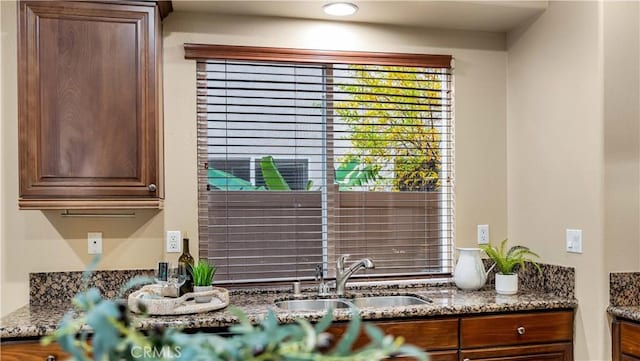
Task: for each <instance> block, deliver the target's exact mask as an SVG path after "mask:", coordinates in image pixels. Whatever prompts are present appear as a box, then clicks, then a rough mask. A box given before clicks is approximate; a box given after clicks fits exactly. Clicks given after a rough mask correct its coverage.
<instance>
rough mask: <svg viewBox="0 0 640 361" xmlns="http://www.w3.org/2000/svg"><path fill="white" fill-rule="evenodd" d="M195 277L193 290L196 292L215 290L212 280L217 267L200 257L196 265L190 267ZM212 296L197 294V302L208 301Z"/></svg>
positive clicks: (192, 275)
mask: <svg viewBox="0 0 640 361" xmlns="http://www.w3.org/2000/svg"><path fill="white" fill-rule="evenodd" d="M189 270H190V272H191V277H192V279H193V291H194V292H196V293H199V292H207V291H211V290H213V286H212V285H211V282H212V281H213V276H214V275H215V274H216V270H217V267H216V266H215V265H213V264H210V263H209V262H208V261H207V260H204V259H200V260H198V263H196V264H195V265H194V266H191V267H189ZM211 297H212V296H196V297H195V300H196V303H206V302H210V301H211Z"/></svg>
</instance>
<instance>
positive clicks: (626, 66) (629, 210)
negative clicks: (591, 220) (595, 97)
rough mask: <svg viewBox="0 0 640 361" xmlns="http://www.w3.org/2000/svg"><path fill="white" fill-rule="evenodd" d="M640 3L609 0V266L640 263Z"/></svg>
mask: <svg viewBox="0 0 640 361" xmlns="http://www.w3.org/2000/svg"><path fill="white" fill-rule="evenodd" d="M639 9H640V3H639V2H636V1H632V2H618V1H605V2H604V4H603V25H604V27H603V38H604V42H603V45H604V49H603V52H604V64H603V65H604V156H605V189H604V191H605V242H606V247H605V266H606V269H607V271H609V272H613V271H638V270H639V268H640V202H639V201H638V200H639V199H640V101H638V99H639V98H640V15H639V14H640V13H639V11H638V10H639Z"/></svg>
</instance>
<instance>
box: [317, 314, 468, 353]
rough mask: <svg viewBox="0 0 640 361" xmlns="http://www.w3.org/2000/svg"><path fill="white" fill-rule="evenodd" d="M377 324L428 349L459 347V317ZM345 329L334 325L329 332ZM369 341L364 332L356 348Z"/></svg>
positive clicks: (382, 328)
mask: <svg viewBox="0 0 640 361" xmlns="http://www.w3.org/2000/svg"><path fill="white" fill-rule="evenodd" d="M375 325H376V326H378V327H379V328H380V329H381V330H382V331H383V332H384V333H385V334H390V335H393V336H395V337H398V336H402V337H403V338H404V339H405V342H406V343H410V344H412V345H414V346H416V347H418V348H421V349H424V350H427V351H431V350H447V349H457V348H458V320H457V319H448V320H447V319H445V320H424V321H422V320H421V321H404V322H397V321H396V322H377V323H375ZM345 330H346V329H345V326H333V327H330V328H329V330H328V332H330V333H331V334H333V335H335V336H337V337H340V336H341V335H342V334H343V333H344V332H345ZM368 343H369V338H368V337H367V335H366V334H364V333H363V334H361V335H360V337H358V339H357V340H356V342H355V344H354V348H358V347H361V346H364V345H366V344H368Z"/></svg>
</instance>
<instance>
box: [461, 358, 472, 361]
mask: <svg viewBox="0 0 640 361" xmlns="http://www.w3.org/2000/svg"><path fill="white" fill-rule="evenodd" d="M462 361H471V359H470V358H466V359H464V360H462Z"/></svg>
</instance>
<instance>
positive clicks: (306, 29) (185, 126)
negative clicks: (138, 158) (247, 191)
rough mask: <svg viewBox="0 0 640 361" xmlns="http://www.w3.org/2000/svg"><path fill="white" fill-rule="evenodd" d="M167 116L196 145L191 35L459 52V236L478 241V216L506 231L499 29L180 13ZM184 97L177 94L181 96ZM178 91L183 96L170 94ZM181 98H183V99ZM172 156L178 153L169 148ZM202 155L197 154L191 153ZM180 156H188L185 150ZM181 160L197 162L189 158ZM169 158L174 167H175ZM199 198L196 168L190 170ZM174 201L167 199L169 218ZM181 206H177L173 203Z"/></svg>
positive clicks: (236, 41) (169, 62)
mask: <svg viewBox="0 0 640 361" xmlns="http://www.w3.org/2000/svg"><path fill="white" fill-rule="evenodd" d="M164 34H165V41H164V70H165V98H166V99H167V101H166V102H165V119H166V128H167V129H168V133H171V130H170V129H169V128H170V127H171V124H172V123H173V122H175V120H176V119H180V123H179V124H180V126H179V127H176V129H175V131H176V133H175V134H180V133H178V132H186V131H188V133H189V134H185V133H183V134H181V135H180V136H181V138H182V140H183V141H184V143H183V144H182V146H183V147H184V149H191V150H194V151H195V144H196V143H195V141H196V140H195V136H193V135H192V134H195V123H194V122H189V121H188V120H189V119H195V116H196V113H195V62H194V61H189V60H185V59H184V51H183V44H184V43H204V44H230V45H251V46H276V47H293V48H307V49H332V50H361V51H386V52H409V53H435V54H452V55H454V57H455V64H456V70H455V93H456V95H455V96H456V106H455V108H456V109H455V112H456V154H455V156H456V178H457V180H456V219H457V222H456V225H457V227H456V232H457V240H458V244H461V245H472V244H473V243H474V242H475V237H476V235H475V232H476V224H478V223H483V224H484V223H488V224H490V225H491V234H492V236H493V237H494V238H496V239H497V238H500V237H504V236H505V235H506V168H505V162H506V158H505V149H506V148H505V147H506V145H505V136H506V135H505V97H506V93H505V81H506V78H505V67H506V63H505V54H504V51H502V49H503V47H504V38H503V36H502V35H500V34H492V33H472V32H460V31H449V32H445V31H428V30H421V29H414V28H399V27H397V28H390V27H384V26H375V25H362V24H348V23H328V22H321V21H307V20H292V19H281V18H250V17H232V16H219V17H216V16H211V15H202V14H190V13H173V14H171V15H170V16H169V18H167V19H166V20H165V23H164ZM176 98H177V99H176ZM170 99H176V101H173V100H170ZM178 99H179V100H178ZM167 156H171V153H170V152H167ZM189 157H190V159H195V158H193V157H195V154H189ZM179 158H183V157H182V154H180V156H179ZM183 163H185V164H182V165H181V166H185V165H189V167H188V168H190V167H191V165H193V164H195V162H183ZM174 166H175V164H173V162H170V161H168V162H167V172H170V171H171V170H170V168H172V167H174ZM184 171H185V172H184V177H185V178H183V180H185V179H186V178H187V177H191V179H190V180H189V182H188V183H187V184H188V185H189V186H190V187H191V188H192V190H191V191H189V192H185V194H184V196H186V197H187V198H188V199H189V203H193V204H195V202H196V200H195V198H193V199H191V198H190V197H195V188H194V187H195V183H196V179H195V170H191V169H185V170H184ZM171 209H172V207H169V206H168V207H167V211H166V213H167V219H171V218H172V217H171V216H169V213H170V212H171ZM173 209H174V210H175V209H176V208H173Z"/></svg>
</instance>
